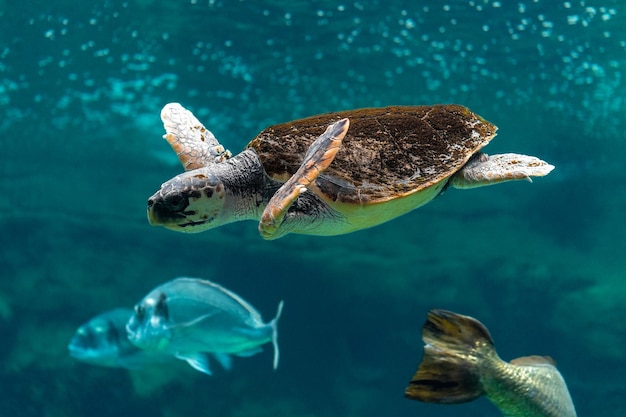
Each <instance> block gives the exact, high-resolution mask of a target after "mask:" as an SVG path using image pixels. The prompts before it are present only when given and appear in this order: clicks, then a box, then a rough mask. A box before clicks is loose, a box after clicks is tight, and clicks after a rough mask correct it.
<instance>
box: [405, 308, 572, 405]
mask: <svg viewBox="0 0 626 417" xmlns="http://www.w3.org/2000/svg"><path fill="white" fill-rule="evenodd" d="M422 338H423V340H424V343H425V344H426V345H425V346H424V358H423V360H422V363H421V364H420V366H419V369H418V370H417V372H416V373H415V375H414V376H413V378H412V379H411V381H410V382H409V386H408V387H407V388H406V392H405V395H406V397H407V398H410V399H412V400H418V401H423V402H429V403H439V404H458V403H463V402H467V401H472V400H474V399H476V398H478V397H480V396H483V395H484V396H486V397H487V398H488V399H489V400H490V401H491V402H492V403H494V404H495V405H496V406H497V407H498V408H499V409H500V411H502V413H503V414H504V415H505V416H507V417H576V410H575V409H574V404H573V403H572V399H571V397H570V394H569V391H568V390H567V386H566V384H565V380H564V379H563V377H562V376H561V373H560V372H559V371H558V370H557V369H556V367H555V366H554V361H553V360H552V359H551V358H549V357H545V356H526V357H522V358H518V359H514V360H513V361H511V363H507V362H505V361H503V360H502V359H500V358H499V357H498V354H497V353H496V350H495V348H494V345H493V340H492V339H491V336H490V335H489V331H488V330H487V328H485V326H483V324H482V323H480V322H479V321H478V320H476V319H473V318H472V317H468V316H462V315H460V314H456V313H452V312H449V311H444V310H431V311H430V312H429V313H428V320H427V321H426V323H425V324H424V327H423V332H422Z"/></svg>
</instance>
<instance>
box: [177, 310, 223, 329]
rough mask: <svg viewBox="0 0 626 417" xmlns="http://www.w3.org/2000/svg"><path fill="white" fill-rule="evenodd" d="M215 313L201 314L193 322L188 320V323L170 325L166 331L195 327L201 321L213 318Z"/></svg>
mask: <svg viewBox="0 0 626 417" xmlns="http://www.w3.org/2000/svg"><path fill="white" fill-rule="evenodd" d="M214 315H215V313H207V314H203V315H202V316H199V317H196V318H195V319H193V320H189V321H185V322H182V323H176V324H171V325H169V326H168V329H176V328H181V327H191V326H195V325H196V324H198V323H200V322H201V321H203V320H206V319H208V318H210V317H212V316H214Z"/></svg>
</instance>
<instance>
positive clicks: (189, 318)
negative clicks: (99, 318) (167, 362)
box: [126, 278, 283, 375]
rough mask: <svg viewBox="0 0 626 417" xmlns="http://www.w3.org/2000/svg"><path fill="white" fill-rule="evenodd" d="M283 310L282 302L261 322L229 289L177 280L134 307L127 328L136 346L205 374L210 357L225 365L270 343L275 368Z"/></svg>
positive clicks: (194, 279)
mask: <svg viewBox="0 0 626 417" xmlns="http://www.w3.org/2000/svg"><path fill="white" fill-rule="evenodd" d="M282 308H283V302H282V301H281V302H280V303H279V305H278V312H277V313H276V317H275V318H274V319H273V320H271V321H270V322H269V323H264V322H263V320H262V318H261V315H260V314H259V313H258V312H257V311H256V310H255V309H254V307H252V306H251V305H250V304H248V303H247V302H246V301H245V300H243V299H242V298H241V297H239V296H238V295H237V294H235V293H233V292H232V291H229V290H227V289H226V288H224V287H222V286H220V285H218V284H215V283H214V282H211V281H207V280H202V279H198V278H177V279H174V280H173V281H170V282H167V283H165V284H163V285H161V286H159V287H157V288H155V289H154V290H152V291H151V292H150V293H149V294H148V295H147V296H146V297H144V299H143V300H141V302H139V304H137V305H136V306H135V314H134V315H133V316H132V317H131V318H130V320H129V321H128V324H127V326H126V330H127V332H128V338H129V340H130V341H131V342H132V343H133V344H134V345H135V346H137V347H139V348H141V349H145V350H151V351H158V352H165V353H168V354H170V355H173V356H175V357H177V358H179V359H182V360H185V361H187V362H188V363H189V365H191V366H192V367H193V368H194V369H196V370H198V371H200V372H204V373H206V374H209V375H210V374H211V371H210V368H209V360H208V359H209V356H213V357H215V359H217V361H218V362H219V363H220V364H221V365H222V366H223V367H224V368H225V369H230V367H231V356H230V355H236V356H252V355H254V354H256V353H258V352H261V350H262V348H261V345H263V344H265V343H268V342H272V344H273V345H274V369H276V368H277V367H278V357H279V352H278V331H277V323H278V319H279V318H280V314H281V311H282Z"/></svg>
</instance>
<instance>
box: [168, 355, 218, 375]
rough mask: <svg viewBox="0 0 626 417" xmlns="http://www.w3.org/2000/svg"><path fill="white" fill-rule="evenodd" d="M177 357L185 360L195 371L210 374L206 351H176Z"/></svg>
mask: <svg viewBox="0 0 626 417" xmlns="http://www.w3.org/2000/svg"><path fill="white" fill-rule="evenodd" d="M174 356H176V357H177V358H178V359H181V360H183V361H186V362H187V363H188V364H189V366H191V367H192V368H193V369H195V370H196V371H200V372H202V373H203V374H207V375H212V374H211V369H210V368H209V354H208V353H198V352H194V353H180V352H179V353H176V355H174Z"/></svg>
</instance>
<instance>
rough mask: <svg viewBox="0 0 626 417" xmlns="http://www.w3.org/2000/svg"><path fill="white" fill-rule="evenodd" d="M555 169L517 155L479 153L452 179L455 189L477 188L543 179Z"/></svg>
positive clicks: (528, 157) (542, 162)
mask: <svg viewBox="0 0 626 417" xmlns="http://www.w3.org/2000/svg"><path fill="white" fill-rule="evenodd" d="M553 169H554V165H550V164H549V163H547V162H545V161H542V160H541V159H539V158H537V157H534V156H528V155H521V154H516V153H504V154H499V155H491V156H488V155H487V154H484V153H478V154H476V155H474V156H473V157H472V159H470V160H469V161H468V162H467V163H466V164H465V166H464V167H463V168H461V169H460V170H459V171H458V172H457V173H456V174H454V175H453V176H452V178H450V185H451V186H453V187H454V188H476V187H483V186H485V185H492V184H498V183H501V182H505V181H513V180H526V181H529V182H532V179H531V178H530V177H543V176H544V175H548V174H549V173H550V171H552V170H553Z"/></svg>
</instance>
